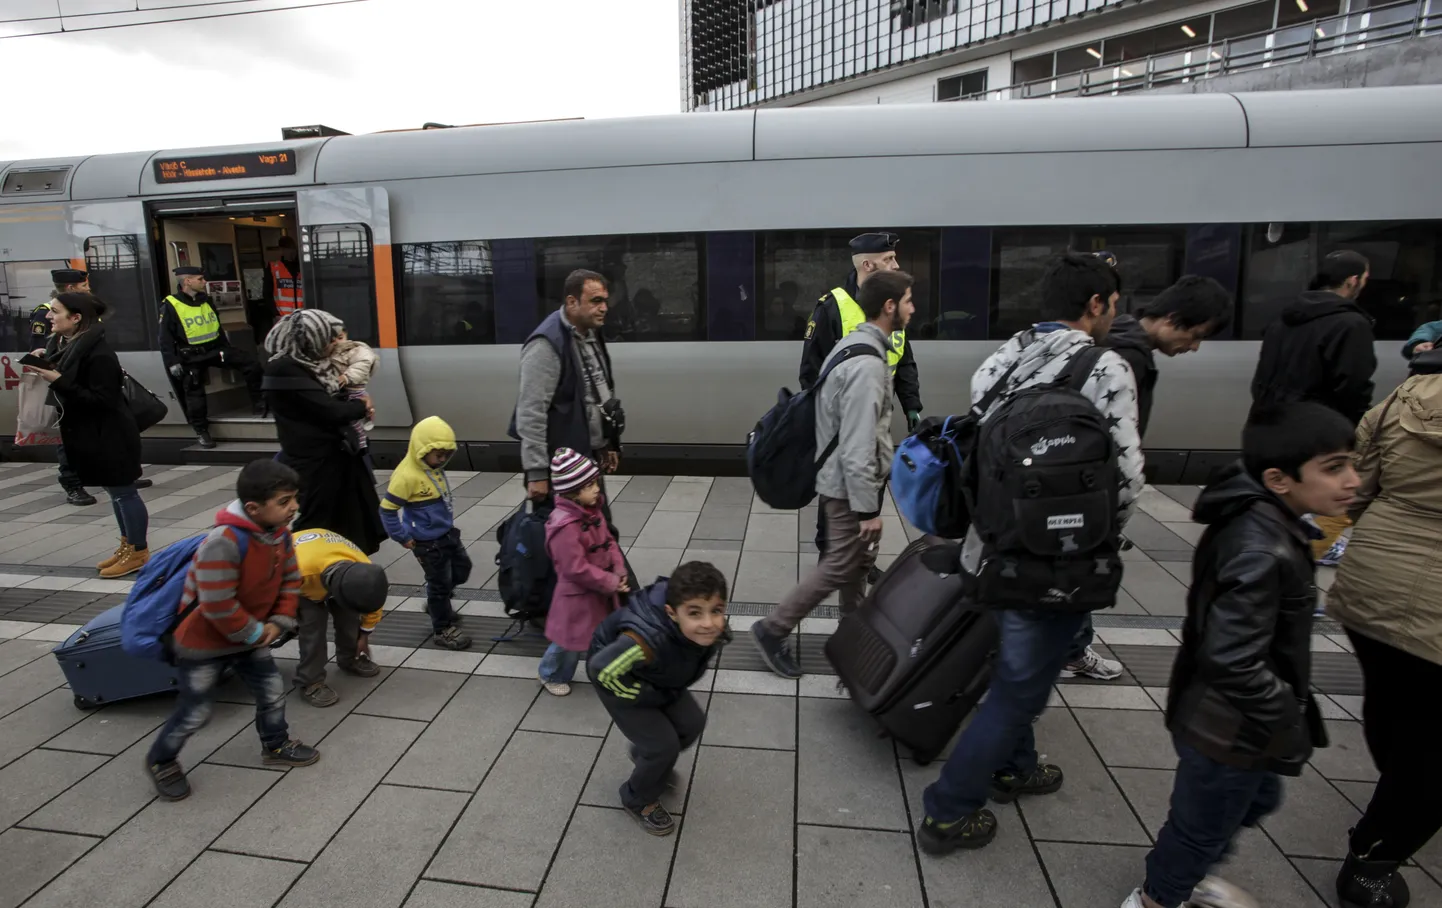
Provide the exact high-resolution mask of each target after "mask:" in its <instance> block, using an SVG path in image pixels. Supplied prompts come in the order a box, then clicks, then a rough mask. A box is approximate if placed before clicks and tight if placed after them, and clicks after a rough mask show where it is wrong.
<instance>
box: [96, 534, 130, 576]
mask: <svg viewBox="0 0 1442 908" xmlns="http://www.w3.org/2000/svg"><path fill="white" fill-rule="evenodd" d="M128 548H130V543H128V542H126V541H125V537H124V536H121V537H120V547H119V548H117V549H116V550H115V551H114V552H113V553H112V554H111V556H110V557H109V558H107V559H105V560H104V561H102V562H100V563H99V564H97V565H96V566H95V569H96V570H97V571H103V570H105V569H106V568H108V567H110V566H111V565H113V564H115V563H116V562H117V561H119V560H120V559H121V558H123V557H125V550H126V549H128Z"/></svg>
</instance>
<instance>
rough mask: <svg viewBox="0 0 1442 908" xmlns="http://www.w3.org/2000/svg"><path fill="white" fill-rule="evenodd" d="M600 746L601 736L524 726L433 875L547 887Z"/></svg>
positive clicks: (464, 816)
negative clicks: (552, 864) (549, 870)
mask: <svg viewBox="0 0 1442 908" xmlns="http://www.w3.org/2000/svg"><path fill="white" fill-rule="evenodd" d="M600 747H601V742H600V740H599V739H596V738H574V737H564V736H561V735H542V734H535V733H532V732H524V731H518V732H516V734H515V736H514V737H513V738H512V739H511V742H510V743H509V744H508V745H507V746H506V749H505V750H504V751H503V752H502V753H501V756H500V758H499V759H498V760H497V761H496V765H495V766H494V768H492V770H491V774H490V775H489V776H488V777H487V778H486V781H485V783H484V784H483V785H481V787H480V790H479V791H477V792H476V794H475V797H473V798H472V799H471V803H470V806H469V807H467V808H466V812H465V813H464V814H462V815H461V819H460V821H459V822H457V823H456V826H455V829H454V830H452V832H451V834H450V836H449V837H448V838H447V839H446V843H445V844H444V845H443V846H441V850H440V853H439V854H437V855H436V858H435V860H434V861H432V862H431V865H430V867H429V868H428V869H427V871H426V874H425V875H426V876H427V877H430V878H432V879H439V880H449V881H454V882H462V883H477V884H480V885H486V886H497V887H504V888H507V889H525V890H531V891H535V890H537V889H539V888H540V887H541V881H542V880H543V879H544V877H545V875H546V868H547V867H548V866H549V865H550V862H551V855H552V854H553V853H554V852H555V850H556V845H557V843H559V842H560V840H561V836H562V834H563V833H564V831H565V828H566V821H567V819H568V818H569V817H570V815H571V810H572V808H573V807H574V806H575V803H576V797H577V795H579V794H580V792H581V788H582V786H583V785H584V784H585V781H586V775H587V773H589V772H590V770H591V765H592V764H593V763H594V762H595V760H596V753H597V751H599V750H600Z"/></svg>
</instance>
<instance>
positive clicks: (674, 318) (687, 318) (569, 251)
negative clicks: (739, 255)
mask: <svg viewBox="0 0 1442 908" xmlns="http://www.w3.org/2000/svg"><path fill="white" fill-rule="evenodd" d="M701 245H702V244H701V242H700V240H699V238H698V237H697V235H696V234H692V233H671V234H637V235H632V236H582V237H551V238H547V239H538V240H536V280H537V287H538V290H539V292H540V297H541V300H542V308H543V309H544V310H545V311H546V312H552V311H554V310H556V309H558V308H560V305H561V303H562V297H563V294H564V290H563V288H564V287H565V283H566V275H568V274H570V273H571V272H572V271H575V270H576V269H578V268H584V269H587V270H589V271H599V272H600V273H601V274H603V275H605V277H606V280H607V281H609V282H610V285H611V305H610V311H609V312H608V313H607V314H606V327H605V337H606V340H607V341H608V342H611V341H688V340H703V339H705V337H706V318H705V311H704V308H703V307H702V305H701Z"/></svg>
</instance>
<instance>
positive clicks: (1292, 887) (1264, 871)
mask: <svg viewBox="0 0 1442 908" xmlns="http://www.w3.org/2000/svg"><path fill="white" fill-rule="evenodd" d="M1235 845H1236V846H1237V851H1236V854H1234V855H1233V856H1232V857H1231V858H1228V859H1227V860H1225V861H1223V862H1222V863H1221V864H1220V865H1218V866H1217V867H1216V868H1215V869H1216V873H1217V875H1218V876H1220V877H1222V878H1223V879H1225V880H1227V881H1228V882H1230V883H1235V884H1236V885H1238V886H1241V887H1242V888H1243V889H1245V890H1247V891H1248V892H1250V893H1251V894H1252V895H1253V897H1255V898H1256V899H1257V902H1258V904H1261V905H1286V906H1287V908H1293V906H1296V908H1322V906H1323V905H1325V904H1326V903H1325V902H1323V901H1322V900H1321V899H1319V898H1317V894H1316V893H1315V892H1313V891H1312V887H1311V886H1309V885H1308V884H1307V880H1306V878H1305V877H1304V876H1303V875H1302V874H1301V872H1299V871H1298V869H1297V868H1296V867H1294V866H1292V862H1291V861H1289V860H1287V858H1286V857H1285V856H1284V855H1283V854H1282V853H1281V852H1280V851H1278V850H1277V846H1276V845H1273V844H1272V841H1271V840H1270V839H1268V838H1267V837H1266V836H1265V835H1263V834H1262V833H1261V832H1260V831H1258V830H1255V829H1243V830H1241V831H1240V832H1239V833H1238V834H1237V838H1236V840H1235Z"/></svg>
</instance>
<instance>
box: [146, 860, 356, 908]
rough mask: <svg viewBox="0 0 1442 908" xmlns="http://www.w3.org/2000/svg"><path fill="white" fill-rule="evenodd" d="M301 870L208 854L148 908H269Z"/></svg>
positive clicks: (291, 865) (289, 865)
mask: <svg viewBox="0 0 1442 908" xmlns="http://www.w3.org/2000/svg"><path fill="white" fill-rule="evenodd" d="M304 869H305V865H304V864H295V863H292V862H290V861H271V860H267V859H265V858H256V857H251V856H249V855H244V854H229V853H226V852H222V851H207V852H205V853H204V854H202V855H201V856H200V857H198V858H196V859H195V863H194V864H191V865H190V866H189V867H187V868H185V872H184V873H182V874H181V875H180V876H178V877H176V879H175V882H173V883H171V884H170V885H169V886H167V887H165V891H164V892H162V893H160V895H159V896H158V897H157V898H156V899H155V901H153V902H151V903H150V905H149V906H148V908H195V906H197V905H204V906H205V908H270V906H271V905H274V904H275V902H276V899H278V898H280V897H281V896H282V895H284V894H285V891H286V889H287V888H289V887H290V884H291V883H292V882H294V881H295V878H296V877H298V876H300V873H301V871H302V870H304ZM360 888H361V891H364V887H360Z"/></svg>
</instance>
